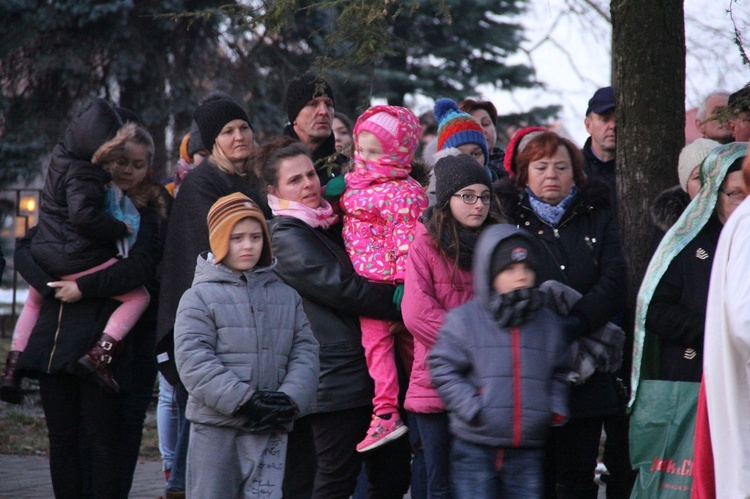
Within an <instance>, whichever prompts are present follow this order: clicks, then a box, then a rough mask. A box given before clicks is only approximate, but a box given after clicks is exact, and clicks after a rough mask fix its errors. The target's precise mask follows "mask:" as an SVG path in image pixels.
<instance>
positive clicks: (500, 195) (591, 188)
mask: <svg viewBox="0 0 750 499" xmlns="http://www.w3.org/2000/svg"><path fill="white" fill-rule="evenodd" d="M492 190H493V192H494V193H495V196H497V199H498V202H499V204H500V209H501V210H502V215H504V216H505V217H506V218H508V219H510V220H515V219H516V215H517V213H518V209H519V206H520V205H521V201H522V200H523V198H524V197H526V194H525V192H524V189H519V188H518V187H517V186H516V177H508V178H503V179H500V180H498V181H497V182H495V183H494V184H493V185H492ZM578 199H579V201H577V202H576V203H574V205H573V206H578V205H580V204H584V205H589V206H591V207H592V208H597V209H605V208H612V196H611V194H610V188H609V185H608V184H607V182H605V181H604V180H602V179H600V178H598V177H591V176H590V177H588V178H587V179H586V185H585V186H584V187H583V188H582V189H580V190H579V192H578Z"/></svg>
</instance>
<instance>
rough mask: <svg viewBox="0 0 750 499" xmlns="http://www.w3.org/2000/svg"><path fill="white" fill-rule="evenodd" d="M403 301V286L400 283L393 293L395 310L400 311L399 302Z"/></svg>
mask: <svg viewBox="0 0 750 499" xmlns="http://www.w3.org/2000/svg"><path fill="white" fill-rule="evenodd" d="M403 299H404V284H403V283H401V284H399V285H397V286H396V290H395V291H394V292H393V304H394V305H396V310H401V300H403Z"/></svg>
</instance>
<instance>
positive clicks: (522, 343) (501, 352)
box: [428, 224, 569, 448]
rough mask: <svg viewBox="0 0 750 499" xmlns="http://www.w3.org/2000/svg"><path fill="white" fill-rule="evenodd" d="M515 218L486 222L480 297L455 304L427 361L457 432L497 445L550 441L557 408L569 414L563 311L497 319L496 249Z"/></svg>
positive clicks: (478, 259)
mask: <svg viewBox="0 0 750 499" xmlns="http://www.w3.org/2000/svg"><path fill="white" fill-rule="evenodd" d="M511 236H521V237H526V238H528V239H529V240H530V241H531V242H532V244H533V237H532V236H529V235H528V234H527V233H526V232H525V231H523V230H521V229H517V228H515V227H512V226H510V225H506V224H499V225H493V226H491V227H488V228H487V229H485V231H484V232H483V233H482V236H481V237H480V239H479V242H478V243H477V248H476V251H475V253H474V265H473V271H472V272H473V275H474V298H473V299H472V300H470V301H469V302H467V303H465V304H464V305H461V306H460V307H458V308H455V309H453V310H451V311H449V312H448V313H447V314H446V317H445V323H444V324H443V327H442V328H441V329H440V334H439V336H438V340H437V343H436V344H435V346H434V348H433V349H432V352H430V354H429V357H428V360H429V365H430V373H431V375H432V381H433V383H434V384H435V387H436V388H437V391H438V393H439V394H440V396H441V397H442V399H443V401H444V402H445V406H446V408H447V409H448V411H449V419H450V430H451V433H452V434H453V435H454V436H456V437H457V438H460V439H463V440H466V441H468V442H472V443H475V444H480V445H488V446H493V447H535V448H539V447H542V446H544V444H545V442H546V440H547V432H548V428H549V426H550V425H551V424H552V418H553V414H559V415H561V416H565V417H567V415H568V407H567V393H568V384H567V381H566V376H567V374H568V370H569V369H568V366H569V362H568V357H567V353H566V342H565V339H564V335H563V331H562V327H561V325H560V322H559V319H558V317H557V316H556V315H555V314H554V313H553V312H552V311H550V310H548V309H546V308H539V309H537V310H534V311H531V312H529V315H528V316H527V317H526V320H525V321H524V322H523V323H522V324H521V325H519V326H508V325H507V324H503V323H501V322H500V321H499V320H498V319H496V318H495V314H494V311H493V307H494V306H495V305H493V303H496V301H497V298H498V297H497V295H496V293H495V291H494V289H493V287H492V278H493V276H492V275H491V272H490V268H491V265H492V253H493V251H494V250H495V248H496V247H497V245H498V244H500V243H501V242H502V241H503V240H505V239H507V238H508V237H511Z"/></svg>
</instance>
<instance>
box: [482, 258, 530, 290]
mask: <svg viewBox="0 0 750 499" xmlns="http://www.w3.org/2000/svg"><path fill="white" fill-rule="evenodd" d="M535 281H536V274H535V273H534V270H533V269H532V268H531V267H530V266H529V264H528V263H526V262H516V263H511V264H510V265H508V266H507V267H505V268H504V269H503V270H502V272H500V273H499V274H497V275H496V276H495V279H494V280H493V281H492V287H493V288H494V289H495V291H497V292H498V293H499V294H501V295H504V294H505V293H510V292H511V291H515V290H517V289H523V288H530V287H533V286H534V283H535Z"/></svg>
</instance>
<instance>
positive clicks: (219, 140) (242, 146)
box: [216, 120, 253, 163]
mask: <svg viewBox="0 0 750 499" xmlns="http://www.w3.org/2000/svg"><path fill="white" fill-rule="evenodd" d="M216 144H217V145H218V146H219V147H220V148H221V150H222V151H224V154H225V155H226V157H227V159H228V160H229V161H231V162H232V163H236V162H242V161H245V160H246V159H247V158H249V157H250V153H251V152H252V149H253V129H252V128H250V125H249V124H248V123H247V121H245V120H232V121H230V122H229V123H227V124H226V125H224V128H222V129H221V132H219V135H218V136H217V137H216Z"/></svg>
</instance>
